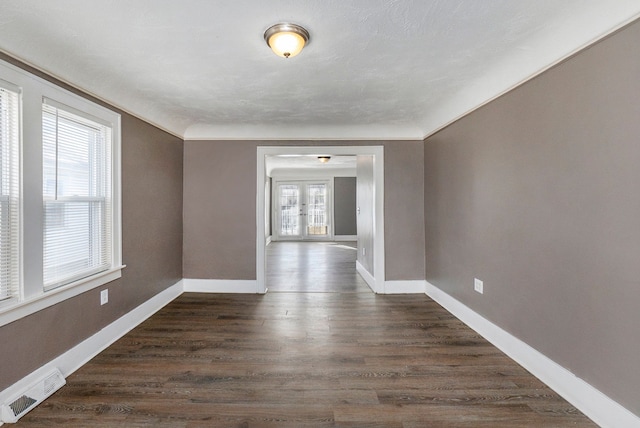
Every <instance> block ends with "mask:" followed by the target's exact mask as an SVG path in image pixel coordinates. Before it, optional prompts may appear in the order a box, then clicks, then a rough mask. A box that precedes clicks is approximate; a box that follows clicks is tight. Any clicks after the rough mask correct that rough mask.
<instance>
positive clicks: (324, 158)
mask: <svg viewBox="0 0 640 428" xmlns="http://www.w3.org/2000/svg"><path fill="white" fill-rule="evenodd" d="M318 160H319V161H320V162H322V163H327V162H329V161H330V160H331V156H318Z"/></svg>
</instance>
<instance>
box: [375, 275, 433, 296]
mask: <svg viewBox="0 0 640 428" xmlns="http://www.w3.org/2000/svg"><path fill="white" fill-rule="evenodd" d="M424 291H425V289H424V280H422V279H419V280H408V281H407V280H404V281H385V282H384V294H422V293H424Z"/></svg>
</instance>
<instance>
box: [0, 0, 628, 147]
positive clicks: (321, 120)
mask: <svg viewBox="0 0 640 428" xmlns="http://www.w3.org/2000/svg"><path fill="white" fill-rule="evenodd" d="M639 13H640V1H638V0H611V1H603V0H322V1H319V0H318V1H311V0H308V1H302V0H289V1H286V0H270V1H265V0H236V1H229V0H217V1H215V0H180V1H173V0H91V1H87V0H48V1H43V0H2V1H0V49H2V50H4V51H5V52H7V53H9V54H11V55H13V56H15V57H18V58H20V59H23V60H25V61H26V62H28V63H30V64H32V65H35V66H36V67H38V68H40V69H43V70H45V71H47V72H49V73H51V74H53V75H55V76H57V77H59V78H61V79H63V80H65V81H68V82H71V83H72V84H73V85H75V86H77V87H79V88H81V89H84V90H86V91H88V92H90V93H93V94H95V95H97V96H98V97H100V98H102V99H105V100H107V101H109V102H111V103H113V104H115V105H117V106H119V107H122V108H123V109H125V110H127V111H130V112H132V113H134V114H136V115H138V116H140V117H142V118H143V119H146V120H148V121H150V122H152V123H155V124H157V125H159V126H160V127H162V128H164V129H166V130H168V131H170V132H172V133H174V134H176V135H178V136H181V137H184V138H186V139H209V138H211V139H226V138H231V139H233V138H238V139H241V138H258V139H421V138H423V137H424V136H425V135H428V134H430V133H431V132H433V131H435V130H436V129H438V128H440V127H442V126H443V125H445V124H447V123H449V122H450V121H452V120H454V119H455V118H457V117H459V116H461V115H463V114H465V113H466V112H468V111H469V110H471V109H473V108H475V107H477V106H478V105H480V104H482V103H484V102H486V101H487V100H489V99H491V98H493V97H495V96H496V95H498V94H500V93H502V92H504V91H505V90H507V89H509V88H511V87H513V86H514V85H516V84H518V83H519V82H521V81H523V80H524V79H527V78H528V77H530V76H531V75H533V74H535V73H537V72H539V71H540V70H542V69H545V68H546V67H548V66H549V65H551V64H553V63H555V62H557V61H558V60H560V59H562V58H563V57H566V56H567V55H569V54H571V53H573V52H575V51H576V50H578V49H579V48H581V47H583V46H585V45H586V44H588V43H590V42H592V41H594V40H596V39H598V38H600V37H602V36H603V35H604V34H607V33H609V32H610V31H611V30H613V29H615V28H617V27H619V26H620V25H622V24H624V23H627V22H629V21H630V20H632V19H635V18H636V17H637V16H638V14H639ZM282 21H290V22H295V23H298V24H301V25H303V26H305V27H306V28H307V29H308V30H309V32H310V33H311V42H310V44H309V45H308V46H307V48H305V50H304V51H303V52H302V53H301V54H300V55H299V56H297V57H295V58H291V59H283V58H279V57H277V56H275V55H274V54H273V53H271V51H270V50H269V49H268V47H267V46H266V44H265V43H264V40H263V38H262V35H263V32H264V30H265V29H266V28H267V27H269V26H270V25H272V24H274V23H277V22H282Z"/></svg>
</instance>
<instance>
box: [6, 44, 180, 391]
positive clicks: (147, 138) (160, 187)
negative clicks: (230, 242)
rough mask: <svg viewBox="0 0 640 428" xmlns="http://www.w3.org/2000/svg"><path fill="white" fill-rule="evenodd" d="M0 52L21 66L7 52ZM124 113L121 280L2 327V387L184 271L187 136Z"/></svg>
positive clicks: (90, 333) (131, 307) (70, 345)
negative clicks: (103, 295)
mask: <svg viewBox="0 0 640 428" xmlns="http://www.w3.org/2000/svg"><path fill="white" fill-rule="evenodd" d="M0 59H3V60H6V61H9V62H12V63H13V64H15V65H18V66H21V64H19V63H17V62H16V61H14V60H11V59H10V58H8V57H6V56H5V55H1V54H0ZM23 68H25V69H27V70H29V71H31V72H34V74H37V75H39V76H41V77H43V78H47V77H46V76H44V75H42V73H37V72H35V71H34V70H31V69H29V68H28V67H24V66H23ZM48 80H52V81H54V82H55V80H53V79H48ZM56 83H58V84H59V82H56ZM60 86H62V87H66V86H65V85H61V84H60ZM66 88H67V89H70V88H68V87H66ZM73 92H76V93H78V91H75V90H73ZM94 101H95V100H94ZM100 104H102V105H105V104H104V103H100ZM107 107H108V106H107ZM116 111H117V110H116ZM120 114H122V221H123V224H122V228H123V230H122V235H123V236H122V238H123V244H122V253H123V262H124V264H126V265H127V267H126V268H125V269H124V270H123V274H122V278H121V279H119V280H116V281H113V282H111V283H109V284H106V285H105V286H103V287H100V288H97V289H94V290H91V291H88V292H86V293H83V294H81V295H79V296H77V297H75V298H72V299H69V300H66V301H64V302H62V303H60V304H58V305H55V306H52V307H50V308H47V309H45V310H42V311H40V312H37V313H35V314H32V315H30V316H27V317H25V318H23V319H20V320H18V321H15V322H13V323H11V324H8V325H5V326H3V327H0V343H3V344H11V345H10V346H3V347H1V348H0V361H2V367H3V368H2V369H1V370H0V390H3V389H5V388H6V387H8V386H10V385H11V384H13V383H14V382H16V381H17V380H19V379H20V378H22V377H23V376H25V375H27V374H29V373H30V372H31V371H33V370H35V369H37V368H38V367H40V366H41V365H42V364H44V363H47V362H48V361H50V360H51V359H53V358H55V357H57V356H58V355H60V354H62V353H64V352H65V351H67V350H68V349H70V348H72V347H73V346H75V345H77V344H78V343H80V342H81V341H82V340H84V339H86V338H87V337H89V336H91V335H93V334H94V333H96V332H98V331H99V330H100V329H102V328H104V327H105V326H106V325H108V324H109V323H111V322H113V321H115V320H116V319H117V318H119V317H120V316H122V315H124V314H125V313H127V312H129V311H130V310H132V309H134V308H135V307H136V306H138V305H140V304H142V303H144V302H145V301H146V300H148V299H149V298H151V297H153V296H154V295H156V294H157V293H159V292H161V291H162V290H164V289H166V288H167V287H169V286H171V285H173V284H175V283H176V282H178V281H179V280H180V279H181V278H182V154H183V142H182V140H180V139H178V138H176V137H173V136H171V135H169V134H167V133H165V132H163V131H161V130H159V129H158V128H155V127H153V126H151V125H149V124H147V123H145V122H143V121H141V120H139V119H136V118H134V117H132V116H130V115H128V114H126V113H123V112H120ZM104 288H108V289H109V303H108V304H106V305H104V306H100V291H101V290H102V289H104ZM8 367H11V370H8V369H7V368H8Z"/></svg>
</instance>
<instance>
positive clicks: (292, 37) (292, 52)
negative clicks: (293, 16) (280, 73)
mask: <svg viewBox="0 0 640 428" xmlns="http://www.w3.org/2000/svg"><path fill="white" fill-rule="evenodd" d="M264 40H265V41H266V42H267V45H269V47H270V48H271V50H272V51H273V52H274V53H275V54H276V55H278V56H281V57H283V58H291V57H294V56H296V55H298V54H299V53H300V51H302V48H304V46H305V44H306V43H308V42H309V32H308V31H307V30H306V29H304V28H303V27H301V26H299V25H296V24H289V23H282V24H276V25H272V26H271V27H269V28H268V29H267V31H265V32H264Z"/></svg>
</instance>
